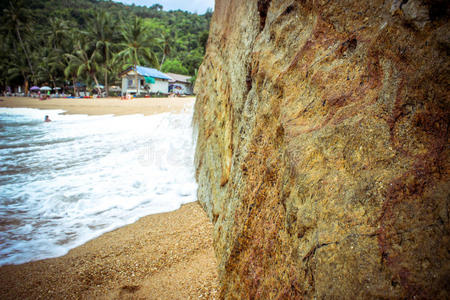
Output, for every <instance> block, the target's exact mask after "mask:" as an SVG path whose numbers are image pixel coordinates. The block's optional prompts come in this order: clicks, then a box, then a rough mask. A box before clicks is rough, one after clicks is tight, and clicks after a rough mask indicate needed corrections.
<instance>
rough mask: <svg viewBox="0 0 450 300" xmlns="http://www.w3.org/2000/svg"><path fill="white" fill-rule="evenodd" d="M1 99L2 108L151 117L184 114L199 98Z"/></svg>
mask: <svg viewBox="0 0 450 300" xmlns="http://www.w3.org/2000/svg"><path fill="white" fill-rule="evenodd" d="M0 100H1V101H0V107H28V108H39V109H63V110H65V111H66V113H67V114H88V115H105V114H114V115H131V114H144V115H151V114H158V113H163V112H181V111H182V110H183V109H184V108H185V107H186V106H190V105H192V103H194V101H195V97H183V98H133V99H132V100H120V99H119V98H100V99H94V98H89V99H66V98H55V99H49V100H39V99H37V98H28V97H0Z"/></svg>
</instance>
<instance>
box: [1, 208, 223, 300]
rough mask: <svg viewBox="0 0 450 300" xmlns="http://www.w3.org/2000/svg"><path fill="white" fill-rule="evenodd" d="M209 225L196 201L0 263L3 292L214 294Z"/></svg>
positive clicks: (25, 295)
mask: <svg viewBox="0 0 450 300" xmlns="http://www.w3.org/2000/svg"><path fill="white" fill-rule="evenodd" d="M211 232H212V225H211V223H210V222H209V220H208V219H207V217H206V214H205V212H204V211H203V209H202V208H201V207H200V205H199V204H198V202H194V203H189V204H186V205H183V206H182V207H181V208H180V209H179V210H177V211H174V212H169V213H162V214H156V215H150V216H147V217H144V218H142V219H140V220H139V221H137V222H136V223H134V224H131V225H128V226H125V227H122V228H119V229H117V230H115V231H112V232H109V233H106V234H104V235H102V236H100V237H98V238H96V239H94V240H91V241H89V242H88V243H86V244H84V245H82V246H80V247H78V248H75V249H73V250H71V251H70V252H69V253H68V254H67V255H65V256H62V257H59V258H53V259H45V260H41V261H36V262H31V263H26V264H22V265H8V266H3V267H1V268H0V286H1V289H0V299H215V298H216V297H217V294H218V291H217V290H218V285H217V272H216V259H215V256H214V251H213V247H212V239H211Z"/></svg>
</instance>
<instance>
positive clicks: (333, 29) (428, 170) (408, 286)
mask: <svg viewBox="0 0 450 300" xmlns="http://www.w3.org/2000/svg"><path fill="white" fill-rule="evenodd" d="M449 31H450V27H449V23H448V4H447V1H420V0H409V1H407V0H406V1H401V0H394V1H382V0H374V1H357V0H345V1H325V0H303V1H300V0H298V1H281V0H272V1H271V0H259V1H257V0H246V1H241V0H217V1H216V7H215V12H214V16H213V20H212V25H211V31H210V38H209V42H208V48H207V55H206V58H205V60H204V62H203V64H202V66H201V69H200V72H199V78H198V81H197V93H198V97H197V102H196V107H195V123H196V126H197V127H198V141H197V152H196V168H197V174H196V175H197V180H198V182H199V191H198V196H199V200H200V202H201V203H202V205H203V206H204V208H205V210H206V211H207V213H208V215H209V217H210V218H211V220H212V221H213V223H214V241H215V250H216V254H217V257H218V262H219V273H220V280H221V284H222V290H221V295H222V297H224V298H226V299H232V298H236V299H289V298H290V299H301V298H309V299H312V298H317V299H324V298H333V299H345V298H346V299H358V298H359V299H362V298H364V299H367V298H414V297H416V298H417V299H420V298H435V299H437V298H439V299H444V298H447V299H448V298H449V297H450V296H449V290H450V285H449V282H450V253H449V248H450V243H449V240H450V236H449V230H450V226H449V214H450V213H449V190H450V184H449V144H448V137H449V136H448V129H449V107H450V105H449V90H448V88H449V78H450V74H449V62H450V60H449V56H448V54H449V49H450V35H449Z"/></svg>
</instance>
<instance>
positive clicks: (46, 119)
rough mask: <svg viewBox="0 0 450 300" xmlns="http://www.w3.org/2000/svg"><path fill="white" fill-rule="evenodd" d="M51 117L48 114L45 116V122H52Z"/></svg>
mask: <svg viewBox="0 0 450 300" xmlns="http://www.w3.org/2000/svg"><path fill="white" fill-rule="evenodd" d="M51 121H52V120H50V118H49V117H48V116H45V119H44V122H51Z"/></svg>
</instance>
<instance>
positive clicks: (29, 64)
mask: <svg viewBox="0 0 450 300" xmlns="http://www.w3.org/2000/svg"><path fill="white" fill-rule="evenodd" d="M16 32H17V37H18V38H19V42H20V45H21V46H22V49H23V52H24V53H25V57H26V58H27V62H28V66H29V67H30V71H31V74H32V75H33V78H34V71H33V66H32V65H31V61H30V57H29V56H28V52H27V49H25V45H24V44H23V41H22V37H21V36H20V31H19V27H16Z"/></svg>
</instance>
